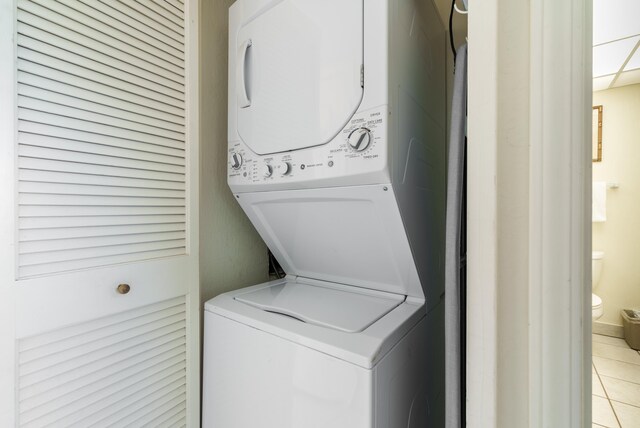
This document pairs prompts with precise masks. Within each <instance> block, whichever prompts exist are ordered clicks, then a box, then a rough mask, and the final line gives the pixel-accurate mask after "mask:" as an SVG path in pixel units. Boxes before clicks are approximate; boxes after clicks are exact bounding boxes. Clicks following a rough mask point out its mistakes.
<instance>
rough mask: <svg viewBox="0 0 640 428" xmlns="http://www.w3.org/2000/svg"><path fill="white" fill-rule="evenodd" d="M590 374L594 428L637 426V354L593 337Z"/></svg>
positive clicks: (639, 400) (639, 404)
mask: <svg viewBox="0 0 640 428" xmlns="http://www.w3.org/2000/svg"><path fill="white" fill-rule="evenodd" d="M592 375H593V376H592V382H593V386H592V392H593V401H592V406H593V428H596V427H598V428H599V427H609V428H637V427H640V352H638V351H634V350H633V349H631V348H629V345H627V342H625V341H624V339H618V338H615V337H609V336H600V335H598V334H594V335H593V367H592Z"/></svg>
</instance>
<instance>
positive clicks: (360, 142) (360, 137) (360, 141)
mask: <svg viewBox="0 0 640 428" xmlns="http://www.w3.org/2000/svg"><path fill="white" fill-rule="evenodd" d="M347 141H348V142H349V146H350V147H351V148H352V149H353V150H355V151H356V152H361V151H363V150H366V149H367V147H369V145H370V144H371V131H369V130H368V129H367V128H356V129H354V130H353V131H351V134H349V137H348V138H347Z"/></svg>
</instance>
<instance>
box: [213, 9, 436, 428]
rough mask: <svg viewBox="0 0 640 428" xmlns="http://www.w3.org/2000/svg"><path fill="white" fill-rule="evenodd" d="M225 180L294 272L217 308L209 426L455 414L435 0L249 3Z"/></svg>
mask: <svg viewBox="0 0 640 428" xmlns="http://www.w3.org/2000/svg"><path fill="white" fill-rule="evenodd" d="M229 22H230V25H229V128H228V132H229V134H228V144H229V168H228V182H229V186H230V188H231V190H232V192H233V193H234V195H235V196H236V198H237V201H238V202H239V203H240V205H241V206H242V208H243V209H244V211H245V213H246V214H247V216H248V217H249V218H250V219H251V221H252V223H253V225H254V226H255V227H256V229H257V230H258V232H259V233H260V235H261V236H262V238H263V239H264V240H265V242H266V243H267V245H268V246H269V248H270V249H271V251H272V252H273V253H274V255H275V256H276V258H277V259H278V261H279V262H280V263H281V265H282V266H283V268H284V270H285V271H286V272H287V274H288V275H287V277H286V278H284V279H282V280H278V281H272V282H269V283H265V284H260V285H256V286H254V287H249V288H245V289H242V290H237V291H234V292H231V293H226V294H223V295H220V296H218V297H216V298H214V299H212V300H210V301H209V302H207V303H206V305H205V330H204V332H205V341H204V378H203V426H205V427H221V428H253V427H261V428H271V427H274V428H275V427H277V428H289V427H291V428H306V427H331V428H359V427H363V428H364V427H367V428H372V427H375V428H398V427H412V428H417V427H424V426H434V427H440V426H443V425H444V402H443V401H444V332H443V305H442V298H443V292H444V280H443V276H444V275H443V268H444V266H443V265H444V219H445V216H444V215H445V131H446V79H445V49H446V42H445V32H444V27H443V25H442V23H441V22H440V20H439V17H438V14H437V11H436V9H435V7H434V5H433V4H432V2H431V0H366V1H363V0H322V1H319V0H238V1H236V3H234V5H233V6H232V7H231V8H230V20H229Z"/></svg>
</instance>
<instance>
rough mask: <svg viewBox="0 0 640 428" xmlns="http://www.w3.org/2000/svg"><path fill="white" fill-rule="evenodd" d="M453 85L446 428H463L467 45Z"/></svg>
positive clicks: (446, 297)
mask: <svg viewBox="0 0 640 428" xmlns="http://www.w3.org/2000/svg"><path fill="white" fill-rule="evenodd" d="M455 70H456V72H455V73H456V74H455V76H454V81H453V99H452V105H451V130H450V133H449V159H448V167H449V168H448V171H447V173H448V177H447V223H446V252H445V254H446V257H445V274H444V278H445V279H444V280H445V294H444V311H445V312H444V316H445V322H444V337H445V358H446V359H445V380H446V382H445V414H446V424H445V426H446V428H460V427H461V426H462V421H463V419H462V393H463V391H464V388H463V385H462V382H463V372H462V361H463V359H462V352H463V348H462V344H463V343H464V342H462V341H461V338H462V337H461V328H462V327H463V326H462V321H461V319H463V318H462V311H463V310H464V308H462V307H461V306H462V305H461V299H463V298H464V295H463V293H464V279H465V274H466V267H465V251H464V250H463V249H464V248H466V247H465V242H464V237H463V235H464V228H463V226H464V223H463V221H464V217H465V216H464V213H463V212H464V206H465V205H464V198H463V195H464V181H465V174H464V171H465V134H466V132H465V131H466V124H467V117H466V111H467V45H463V46H461V47H460V48H459V49H458V55H457V57H456V68H455Z"/></svg>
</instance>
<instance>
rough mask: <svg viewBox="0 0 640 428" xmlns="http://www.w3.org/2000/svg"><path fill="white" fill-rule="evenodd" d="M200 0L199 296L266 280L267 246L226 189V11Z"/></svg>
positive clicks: (225, 2)
mask: <svg viewBox="0 0 640 428" xmlns="http://www.w3.org/2000/svg"><path fill="white" fill-rule="evenodd" d="M231 4H233V0H201V1H200V297H201V302H203V303H204V302H205V301H207V300H209V299H211V298H213V297H215V296H216V295H218V294H220V293H223V292H226V291H230V290H234V289H237V288H241V287H245V286H248V285H254V284H258V283H260V282H264V281H267V280H268V261H267V247H266V246H265V244H264V242H263V241H262V239H261V238H260V236H259V235H258V233H257V232H256V231H255V229H254V227H253V225H252V224H251V223H250V222H249V220H248V219H247V216H245V214H244V212H243V211H242V209H241V208H240V205H238V203H237V202H236V201H235V198H234V197H233V195H232V193H231V191H230V190H229V187H228V186H227V57H228V55H227V51H228V37H227V33H228V9H229V6H231Z"/></svg>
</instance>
